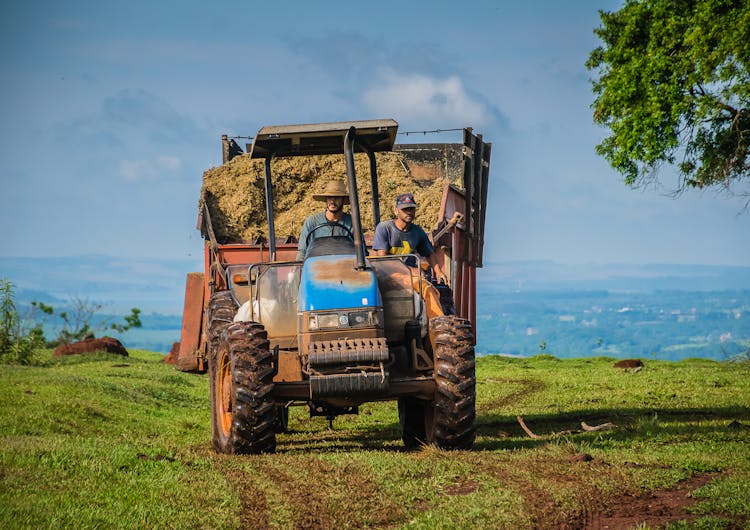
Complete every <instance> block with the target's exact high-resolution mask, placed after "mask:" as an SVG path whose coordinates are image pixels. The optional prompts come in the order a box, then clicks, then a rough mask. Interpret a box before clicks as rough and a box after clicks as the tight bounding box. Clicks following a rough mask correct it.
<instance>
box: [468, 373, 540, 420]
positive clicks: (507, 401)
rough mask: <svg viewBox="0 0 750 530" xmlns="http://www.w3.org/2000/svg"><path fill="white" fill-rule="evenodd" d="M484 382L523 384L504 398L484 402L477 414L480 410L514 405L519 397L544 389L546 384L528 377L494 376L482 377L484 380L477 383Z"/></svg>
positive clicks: (487, 410) (478, 408) (484, 410)
mask: <svg viewBox="0 0 750 530" xmlns="http://www.w3.org/2000/svg"><path fill="white" fill-rule="evenodd" d="M484 383H510V384H516V385H521V389H520V390H516V391H515V392H511V393H510V394H508V395H507V396H505V397H504V398H502V399H499V400H495V401H492V402H490V403H483V404H482V405H481V406H479V407H477V414H478V413H480V412H492V411H494V410H495V409H497V408H499V407H504V406H505V405H512V404H514V403H515V402H516V401H517V400H518V399H519V398H521V397H524V396H527V395H529V394H533V393H534V392H538V391H540V390H543V389H544V386H545V385H544V383H542V382H541V381H529V380H528V379H496V378H492V379H482V380H478V381H477V384H480V385H481V384H484Z"/></svg>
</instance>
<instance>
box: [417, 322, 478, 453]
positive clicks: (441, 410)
mask: <svg viewBox="0 0 750 530" xmlns="http://www.w3.org/2000/svg"><path fill="white" fill-rule="evenodd" d="M430 338H431V341H432V346H433V352H434V355H435V386H436V390H435V397H434V399H433V401H432V402H431V403H425V406H424V424H425V435H426V441H427V443H431V444H435V445H436V446H437V447H439V448H441V449H471V448H472V447H473V445H474V439H475V437H476V426H475V425H474V421H475V418H476V374H475V365H474V335H473V332H472V327H471V322H469V321H468V320H466V319H464V318H459V317H456V316H439V317H435V318H433V319H431V320H430Z"/></svg>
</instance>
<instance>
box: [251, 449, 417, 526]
mask: <svg viewBox="0 0 750 530" xmlns="http://www.w3.org/2000/svg"><path fill="white" fill-rule="evenodd" d="M269 464H270V465H266V466H264V467H263V474H264V479H263V480H269V481H272V482H273V483H274V485H275V486H276V487H277V488H278V489H279V491H281V493H282V495H283V497H284V499H285V500H286V501H287V502H288V503H289V504H290V506H291V509H292V511H293V512H294V513H295V514H296V516H297V517H296V520H295V521H294V527H295V528H306V529H307V528H309V529H316V530H324V529H333V528H335V529H343V528H363V527H373V528H383V527H388V526H392V525H393V524H394V523H397V522H398V521H399V520H401V519H403V518H404V517H405V514H404V508H403V506H401V505H398V504H395V503H394V502H393V501H392V500H391V499H388V498H386V497H385V496H384V495H383V494H382V493H381V492H380V490H379V488H378V485H377V484H376V483H375V482H373V481H372V480H371V478H370V470H369V467H368V466H367V465H365V464H362V463H358V462H356V461H348V462H345V463H343V464H342V465H331V464H330V463H328V462H325V461H323V460H321V459H320V458H317V457H311V458H309V459H307V460H306V461H305V462H304V465H301V466H299V467H298V469H299V470H300V471H301V472H299V473H297V474H295V473H293V472H290V471H289V467H288V465H287V463H286V462H284V461H281V460H279V461H278V462H274V461H273V460H271V461H270V462H269ZM332 500H333V502H334V503H335V506H336V508H337V509H336V511H334V512H332V511H331V509H330V507H329V505H330V503H331V501H332Z"/></svg>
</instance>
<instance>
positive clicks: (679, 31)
mask: <svg viewBox="0 0 750 530" xmlns="http://www.w3.org/2000/svg"><path fill="white" fill-rule="evenodd" d="M599 16H600V18H601V22H602V25H601V26H600V27H598V28H596V29H595V30H594V32H595V33H596V35H597V36H598V37H599V38H600V39H601V40H602V42H603V45H601V46H599V47H597V48H596V49H595V50H593V51H592V52H591V54H590V56H589V59H588V61H587V63H586V66H587V68H588V69H589V70H590V71H592V72H593V73H594V75H595V76H596V77H595V79H593V80H592V85H593V91H594V94H595V96H596V99H595V101H594V103H593V105H592V108H593V110H594V121H595V122H597V123H599V124H601V125H604V126H605V127H607V128H609V130H610V132H611V134H610V135H609V136H608V137H607V138H605V139H604V140H603V141H602V142H601V143H600V144H599V145H597V147H596V150H597V153H599V154H600V155H602V156H604V157H605V159H606V160H607V161H608V162H609V163H610V165H611V166H612V167H613V168H614V169H616V170H617V171H619V172H620V173H622V174H623V175H624V176H625V183H626V184H627V185H629V186H632V187H636V186H639V185H645V184H650V183H653V182H656V181H657V174H658V172H659V169H660V168H661V167H662V166H663V165H664V164H669V165H672V166H675V167H676V168H677V170H678V174H679V183H678V184H677V190H676V191H677V192H680V191H684V190H685V189H687V188H691V187H698V188H704V187H707V188H714V189H717V190H726V191H728V192H729V193H732V194H736V195H742V196H745V197H748V196H750V192H748V191H747V188H746V187H745V188H744V190H745V191H742V189H743V188H740V189H738V187H740V186H742V185H746V184H747V179H748V178H749V177H750V150H749V148H748V146H749V145H750V1H748V0H626V2H625V5H624V6H623V7H622V8H621V9H620V10H619V11H616V12H605V11H600V12H599Z"/></svg>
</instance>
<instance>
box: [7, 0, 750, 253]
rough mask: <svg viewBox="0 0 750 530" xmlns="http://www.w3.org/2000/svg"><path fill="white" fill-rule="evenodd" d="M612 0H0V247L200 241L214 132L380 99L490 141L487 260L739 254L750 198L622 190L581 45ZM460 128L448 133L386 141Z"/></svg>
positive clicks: (148, 246)
mask: <svg viewBox="0 0 750 530" xmlns="http://www.w3.org/2000/svg"><path fill="white" fill-rule="evenodd" d="M619 5H620V3H619V2H594V1H577V2H537V3H522V2H498V1H478V2H473V3H471V4H459V3H456V2H450V3H449V2H442V1H433V2H408V3H407V2H393V1H381V2H377V3H375V4H372V3H371V4H366V3H365V4H363V3H356V2H335V1H330V2H302V1H300V2H293V1H288V2H277V3H269V2H258V3H251V2H234V3H221V4H219V3H213V2H212V3H209V2H193V1H180V2H176V1H160V2H142V1H137V0H136V1H132V2H111V3H110V2H79V1H71V2H41V3H40V2H37V3H23V2H12V3H7V2H6V4H5V5H4V6H3V7H2V8H0V69H1V71H2V78H3V84H2V88H0V95H1V96H2V97H0V115H2V121H1V122H0V135H1V137H0V226H2V227H3V229H4V230H3V243H4V244H3V245H2V246H0V256H5V257H8V256H28V257H43V256H75V255H83V254H92V253H96V254H105V255H110V256H119V257H124V258H156V259H165V258H174V259H180V260H184V259H193V258H194V259H195V260H196V263H197V262H198V260H199V259H200V255H201V252H202V250H201V249H202V246H201V239H200V236H199V234H198V232H197V231H196V230H195V222H196V216H197V200H198V192H199V189H200V183H201V175H202V173H203V171H204V170H205V169H207V168H208V167H211V166H214V165H217V164H219V163H220V161H221V149H220V141H219V139H220V136H221V134H222V133H227V134H237V135H247V136H251V135H253V134H254V133H255V132H256V131H257V130H258V129H259V128H260V127H261V126H264V125H277V124H288V123H310V122H318V121H339V120H349V119H370V118H385V117H388V118H394V119H396V120H397V121H398V122H399V123H400V125H401V128H400V130H401V131H415V130H420V131H421V130H426V129H435V128H440V129H450V128H457V127H464V126H472V127H474V129H475V131H476V132H480V133H482V134H483V135H484V138H485V140H487V141H491V142H492V143H493V151H492V156H493V158H492V167H491V175H490V195H489V204H490V208H489V211H488V214H487V223H488V227H487V233H488V240H487V242H486V248H485V256H486V260H488V261H506V260H526V259H548V260H554V261H557V262H560V263H611V262H621V263H677V264H725V265H745V266H747V265H750V244H749V243H748V240H749V239H750V238H749V237H748V234H749V233H750V214H747V213H745V214H740V215H738V212H739V211H740V210H741V208H742V206H743V202H742V201H741V200H739V199H737V198H730V197H726V196H721V195H716V194H715V193H713V192H691V193H688V194H685V195H683V196H682V197H680V198H679V199H672V198H670V197H668V196H667V195H668V192H669V191H670V190H671V188H672V187H673V185H674V183H675V182H676V177H675V175H674V174H673V173H670V172H669V170H667V171H665V172H664V173H663V174H662V176H663V182H664V185H663V187H662V188H649V189H646V190H632V189H629V188H627V187H625V185H624V184H623V183H622V178H621V176H620V175H618V174H617V173H615V172H614V171H613V170H611V169H610V168H609V167H608V166H607V164H606V163H605V161H604V160H603V159H601V158H599V157H598V156H597V155H596V154H595V151H594V147H595V145H596V144H597V143H598V141H600V140H601V138H603V136H604V134H605V132H606V131H604V130H603V129H601V128H599V127H597V126H595V125H594V124H593V122H592V118H591V109H590V105H591V102H592V99H593V97H592V94H591V87H590V83H589V81H588V79H589V73H588V72H587V70H586V69H585V66H584V63H585V61H586V58H587V57H588V53H589V52H590V51H591V49H593V48H594V47H595V46H596V45H597V40H596V38H595V36H594V35H593V31H592V30H593V28H594V27H595V26H597V25H598V24H599V18H598V14H597V9H600V8H603V9H607V10H613V9H617V8H618V6H619ZM425 140H426V141H451V142H453V141H459V137H458V136H452V135H451V134H443V135H430V136H427V137H422V136H419V135H417V136H408V137H407V136H400V137H399V140H398V141H400V142H409V141H413V142H414V141H416V142H418V141H425Z"/></svg>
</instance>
